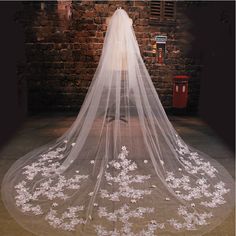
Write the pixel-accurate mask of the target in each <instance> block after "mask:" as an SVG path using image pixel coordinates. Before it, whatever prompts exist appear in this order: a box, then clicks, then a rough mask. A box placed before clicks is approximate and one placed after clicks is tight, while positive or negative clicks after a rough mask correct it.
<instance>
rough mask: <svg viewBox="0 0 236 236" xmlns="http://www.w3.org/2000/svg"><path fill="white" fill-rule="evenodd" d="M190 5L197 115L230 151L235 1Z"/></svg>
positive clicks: (232, 110)
mask: <svg viewBox="0 0 236 236" xmlns="http://www.w3.org/2000/svg"><path fill="white" fill-rule="evenodd" d="M192 4H193V6H192V7H191V6H189V8H188V11H187V12H186V14H187V15H188V17H189V19H190V20H191V21H192V23H193V24H192V28H191V31H192V35H193V36H194V37H195V39H194V41H193V42H192V50H191V52H190V53H191V54H192V55H194V56H196V57H197V58H199V59H200V61H201V64H203V69H202V73H201V90H200V101H199V115H200V116H201V117H202V118H203V119H204V120H205V121H206V122H207V123H208V124H209V125H210V126H211V127H212V128H213V129H215V131H216V132H217V133H218V134H219V135H220V136H221V137H222V138H223V139H224V140H225V142H226V143H227V144H228V145H229V146H230V147H231V148H232V149H234V147H235V137H234V136H235V132H234V130H235V99H234V95H235V90H234V88H235V82H234V81H235V59H234V57H235V2H234V1H226V2H225V1H219V2H218V1H203V2H202V3H199V2H198V3H194V2H192ZM209 13H210V14H209Z"/></svg>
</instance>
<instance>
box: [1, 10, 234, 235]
mask: <svg viewBox="0 0 236 236" xmlns="http://www.w3.org/2000/svg"><path fill="white" fill-rule="evenodd" d="M2 199H3V202H4V204H5V206H6V208H7V210H8V211H9V213H10V214H11V215H12V217H14V219H15V220H16V221H17V222H18V223H19V224H20V225H22V226H23V227H24V228H25V229H27V230H28V231H31V232H32V233H34V234H36V235H41V236H54V235H55V236H72V235H76V236H80V235H83V236H84V235H85V236H93V235H98V236H154V235H166V236H170V235H181V236H183V235H189V236H191V235H193V236H196V235H203V234H205V233H206V232H208V231H210V230H211V229H213V228H215V227H216V226H217V225H219V224H220V223H221V222H222V221H223V220H224V219H225V218H226V217H227V215H229V213H230V212H231V211H232V210H233V208H234V179H233V178H232V177H231V175H230V174H229V173H228V172H227V170H226V169H225V168H224V167H223V166H222V165H221V164H220V163H218V162H217V161H215V160H214V159H212V158H211V157H210V156H208V155H207V154H205V153H203V152H201V151H199V150H197V149H195V148H193V147H191V146H190V145H188V144H186V143H185V142H184V141H183V139H182V138H181V137H180V136H179V135H178V133H177V132H176V130H175V129H174V127H173V126H172V124H171V123H170V121H169V120H168V117H167V115H166V113H165V111H164V109H163V107H162V104H161V103H160V100H159V97H158V94H157V92H156V90H155V88H154V85H153V83H152V81H151V78H150V75H149V73H148V71H147V69H146V67H145V64H144V62H143V60H142V57H141V54H140V50H139V46H138V43H137V40H136V37H135V33H134V30H133V26H132V20H131V19H130V18H129V16H128V14H127V13H126V11H125V10H123V9H117V10H116V11H115V12H114V14H113V16H112V17H111V19H110V22H109V25H108V29H107V32H106V36H105V40H104V45H103V50H102V55H101V58H100V61H99V64H98V67H97V69H96V72H95V74H94V77H93V80H92V83H91V85H90V88H89V90H88V93H87V95H86V97H85V100H84V103H83V105H82V107H81V109H80V111H79V114H78V116H77V118H76V120H75V121H74V122H73V124H72V125H71V127H70V128H69V129H68V130H67V131H66V133H64V134H63V135H62V136H61V137H60V138H58V139H57V140H54V141H52V142H51V143H48V144H46V145H44V146H41V147H39V148H37V149H35V150H33V151H31V152H30V153H28V154H26V155H25V156H23V157H21V158H20V159H19V160H18V161H16V162H15V163H14V164H13V165H12V166H11V168H10V169H9V170H8V172H7V173H6V175H5V176H4V180H3V183H2Z"/></svg>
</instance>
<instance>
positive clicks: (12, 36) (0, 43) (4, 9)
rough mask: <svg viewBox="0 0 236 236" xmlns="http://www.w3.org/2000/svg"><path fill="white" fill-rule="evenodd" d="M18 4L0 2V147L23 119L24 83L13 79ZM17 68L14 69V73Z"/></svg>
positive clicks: (19, 45) (20, 40)
mask: <svg viewBox="0 0 236 236" xmlns="http://www.w3.org/2000/svg"><path fill="white" fill-rule="evenodd" d="M20 7H21V3H20V2H0V28H1V37H0V51H1V54H0V60H1V71H0V73H1V80H0V81H1V85H0V109H1V115H0V117H1V118H0V146H1V145H2V144H4V143H5V142H6V141H7V140H8V139H9V138H10V137H11V135H12V134H13V133H14V131H15V130H16V129H17V127H19V125H20V124H21V122H22V121H23V119H24V117H25V115H26V91H27V90H26V83H25V81H24V76H23V74H22V75H21V76H18V75H17V71H19V70H20V69H21V68H20V66H21V65H20V64H19V63H22V62H23V61H24V59H25V58H24V33H23V30H22V28H21V26H20V25H19V23H17V22H16V21H15V13H16V11H18V10H19V9H20ZM17 68H18V69H17Z"/></svg>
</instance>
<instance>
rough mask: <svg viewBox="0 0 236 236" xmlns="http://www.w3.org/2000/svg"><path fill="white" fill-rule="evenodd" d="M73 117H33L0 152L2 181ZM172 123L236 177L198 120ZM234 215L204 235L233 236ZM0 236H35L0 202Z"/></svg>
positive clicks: (229, 156)
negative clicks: (11, 215) (7, 172)
mask: <svg viewBox="0 0 236 236" xmlns="http://www.w3.org/2000/svg"><path fill="white" fill-rule="evenodd" d="M75 118H76V117H75V116H71V115H69V116H68V115H64V114H63V115H54V116H45V115H44V116H31V117H30V118H28V119H27V120H26V122H25V123H24V124H23V125H22V127H21V128H20V129H19V130H18V132H17V133H16V134H15V135H14V137H13V138H12V139H11V140H10V141H9V142H8V143H7V145H5V146H4V147H3V148H2V149H1V150H0V168H1V169H0V170H1V171H0V181H1V180H2V178H3V176H4V174H5V172H6V171H7V169H8V168H9V167H10V166H11V164H12V163H13V162H14V161H15V160H17V159H18V158H19V157H21V156H23V155H24V154H26V153H27V152H29V151H31V150H32V149H34V148H37V147H38V146H40V145H43V144H45V143H47V142H48V141H51V140H53V139H55V138H57V137H59V136H60V135H62V134H63V133H64V132H65V131H66V130H67V129H68V128H69V126H70V125H71V124H72V122H73V121H74V120H75ZM170 120H171V122H172V124H173V125H174V127H175V128H176V130H177V131H178V132H179V134H180V136H181V137H182V138H183V139H184V140H185V141H186V142H187V143H189V144H190V145H192V146H193V147H195V148H197V149H199V150H201V151H203V152H205V153H207V154H209V155H210V156H212V157H213V158H215V159H216V160H218V161H219V162H220V163H221V164H222V165H223V166H224V167H225V168H226V169H227V170H228V171H229V173H230V174H231V175H232V176H233V177H234V176H235V162H234V153H233V152H232V151H231V150H230V149H229V148H228V147H227V146H226V145H225V144H224V143H223V141H222V140H221V139H220V138H219V137H218V136H217V135H216V134H215V133H214V131H213V130H212V129H210V128H209V126H207V125H206V124H205V123H204V122H203V121H201V120H200V119H199V118H197V117H188V116H184V117H175V116H171V117H170ZM234 222H235V216H234V212H232V214H231V215H229V217H228V218H227V219H226V220H225V222H223V223H222V224H221V225H220V226H218V227H217V228H215V229H214V230H213V231H212V232H210V233H208V234H206V235H205V236H234V235H235V228H234V227H235V225H234ZM0 236H32V234H31V233H29V232H27V231H25V230H24V229H23V228H21V227H20V226H19V225H18V224H17V223H16V222H15V221H14V220H13V219H12V218H11V217H10V215H9V214H8V212H7V211H6V209H5V208H4V206H3V204H2V202H0Z"/></svg>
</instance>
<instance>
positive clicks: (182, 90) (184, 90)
mask: <svg viewBox="0 0 236 236" xmlns="http://www.w3.org/2000/svg"><path fill="white" fill-rule="evenodd" d="M188 79H189V76H187V75H176V76H174V80H173V107H174V108H185V107H186V106H187V102H188Z"/></svg>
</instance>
